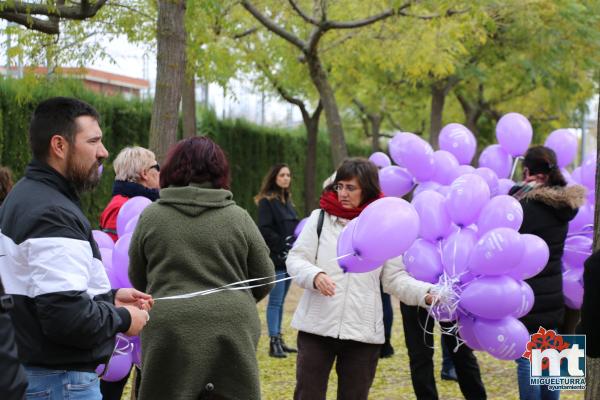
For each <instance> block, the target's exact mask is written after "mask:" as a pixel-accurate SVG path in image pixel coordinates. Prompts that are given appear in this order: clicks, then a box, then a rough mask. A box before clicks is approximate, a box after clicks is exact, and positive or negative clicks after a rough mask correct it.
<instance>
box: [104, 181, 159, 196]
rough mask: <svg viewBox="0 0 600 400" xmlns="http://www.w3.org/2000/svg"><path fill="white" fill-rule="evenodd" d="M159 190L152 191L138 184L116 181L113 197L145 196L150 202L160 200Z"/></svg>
mask: <svg viewBox="0 0 600 400" xmlns="http://www.w3.org/2000/svg"><path fill="white" fill-rule="evenodd" d="M158 193H159V192H158V189H150V188H147V187H145V186H144V185H140V184H139V183H136V182H127V181H115V183H113V190H112V195H113V196H116V195H121V196H125V197H129V198H131V197H136V196H143V197H145V198H147V199H149V200H152V201H156V200H158V197H159V195H158Z"/></svg>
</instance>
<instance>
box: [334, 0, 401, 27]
mask: <svg viewBox="0 0 600 400" xmlns="http://www.w3.org/2000/svg"><path fill="white" fill-rule="evenodd" d="M402 7H405V5H403V6H402ZM394 14H396V11H395V10H392V9H389V10H386V11H384V12H382V13H380V14H377V15H372V16H370V17H368V18H365V19H361V20H357V21H344V22H339V21H325V23H324V24H322V25H323V28H324V29H325V30H329V29H355V28H361V27H363V26H367V25H371V24H373V23H375V22H377V21H381V20H383V19H386V18H388V17H391V16H392V15H394Z"/></svg>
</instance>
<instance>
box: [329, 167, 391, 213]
mask: <svg viewBox="0 0 600 400" xmlns="http://www.w3.org/2000/svg"><path fill="white" fill-rule="evenodd" d="M352 178H356V179H357V180H358V183H359V185H360V188H361V189H362V199H361V202H360V204H361V205H363V204H364V203H365V202H367V201H369V200H372V199H376V198H377V197H379V193H381V187H380V186H379V170H378V168H377V166H376V165H375V164H373V163H372V162H371V161H369V160H367V159H366V158H362V157H355V158H348V159H346V160H344V161H343V162H342V164H341V165H340V166H339V168H338V169H337V171H336V173H335V179H334V180H333V183H331V184H330V185H328V186H327V187H326V188H325V190H326V191H334V189H333V187H334V186H335V185H337V184H338V182H340V181H347V180H350V179H352Z"/></svg>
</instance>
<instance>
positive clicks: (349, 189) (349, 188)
mask: <svg viewBox="0 0 600 400" xmlns="http://www.w3.org/2000/svg"><path fill="white" fill-rule="evenodd" d="M344 189H346V192H348V193H352V192H354V191H355V190H356V189H358V188H357V187H356V186H354V185H342V184H341V183H336V184H335V185H333V190H335V191H336V192H341V191H342V190H344Z"/></svg>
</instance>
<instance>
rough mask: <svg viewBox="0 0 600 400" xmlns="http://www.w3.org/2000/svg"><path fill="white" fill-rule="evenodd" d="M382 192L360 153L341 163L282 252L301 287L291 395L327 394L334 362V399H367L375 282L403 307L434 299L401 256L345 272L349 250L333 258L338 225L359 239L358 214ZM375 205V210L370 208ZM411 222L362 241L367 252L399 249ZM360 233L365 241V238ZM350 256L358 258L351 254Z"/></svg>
mask: <svg viewBox="0 0 600 400" xmlns="http://www.w3.org/2000/svg"><path fill="white" fill-rule="evenodd" d="M382 197H383V194H382V193H381V189H380V186H379V178H378V170H377V167H376V166H375V164H373V163H372V162H370V161H368V160H366V159H363V158H351V159H347V160H345V161H344V162H343V163H342V164H341V165H340V167H339V168H338V170H337V172H336V175H335V179H334V181H333V183H331V184H329V185H328V186H327V187H326V188H325V189H324V191H323V194H322V196H321V198H320V206H321V210H315V211H313V213H312V214H311V216H310V217H309V219H308V221H307V222H306V225H305V226H304V229H303V230H302V232H301V233H300V236H299V237H298V239H297V240H296V243H295V244H294V247H293V248H292V249H291V250H290V252H289V254H288V258H287V262H286V264H287V269H288V273H289V274H290V275H291V276H293V277H294V281H295V282H296V283H297V284H298V285H299V286H300V287H302V288H304V289H305V290H304V294H303V296H302V298H301V300H300V303H299V304H298V308H297V309H296V312H295V313H294V317H293V320H292V326H293V327H294V328H296V329H297V330H298V331H299V332H298V358H297V365H296V388H295V391H294V399H297V400H303V399H310V400H319V399H325V396H326V392H327V383H328V380H329V374H330V371H331V368H332V366H333V363H334V362H336V372H337V375H338V388H337V390H338V394H337V398H341V399H357V400H358V399H367V398H368V394H369V390H370V387H371V384H372V383H373V379H374V377H375V371H376V368H377V363H378V360H379V356H380V349H381V345H382V344H383V343H384V327H383V315H382V314H383V313H382V304H381V296H380V283H382V284H383V288H384V290H385V291H386V292H388V293H391V294H394V295H396V296H398V297H399V298H400V299H401V300H402V301H403V302H405V303H406V304H411V305H417V304H421V305H425V304H431V303H432V301H433V300H434V297H433V295H432V294H430V293H429V291H430V289H431V288H432V286H433V285H431V284H430V283H426V282H420V281H418V280H416V279H414V278H412V277H410V276H409V275H408V274H407V273H406V271H405V270H404V266H403V264H402V261H401V259H400V258H399V257H397V258H394V259H391V260H388V261H386V262H382V261H376V262H374V263H373V265H370V266H369V268H365V269H364V270H363V272H362V273H346V272H345V270H344V269H343V268H340V265H348V264H347V263H348V262H349V261H348V260H349V259H348V257H346V256H348V255H346V256H341V257H339V258H338V245H339V244H340V243H342V242H344V238H343V237H342V236H341V235H342V232H343V231H344V228H345V227H346V226H348V225H349V224H352V225H354V226H348V228H353V230H352V231H350V234H351V236H350V237H351V238H353V239H357V237H358V236H360V235H357V231H358V227H359V222H357V221H359V218H358V217H359V216H361V215H363V218H369V217H373V216H374V214H372V213H371V212H367V213H364V214H363V212H364V211H365V209H367V207H368V206H369V205H371V204H373V203H374V202H376V201H377V200H378V199H381V198H382ZM388 199H390V200H391V201H394V202H398V203H402V204H396V203H394V205H395V206H398V205H399V207H398V208H397V209H396V210H393V211H394V212H404V210H405V208H403V206H404V205H406V206H407V207H406V208H408V207H410V206H409V204H408V203H407V202H405V201H404V200H401V199H395V198H394V199H393V200H392V199H391V198H386V199H382V200H381V201H382V202H385V201H386V200H388ZM404 203H406V204H404ZM386 204H387V203H386ZM379 205H383V203H379ZM374 209H376V210H380V208H374V207H371V210H374ZM367 210H368V209H367ZM390 211H392V210H390ZM367 214H368V215H367ZM377 218H378V217H376V219H377ZM414 219H415V220H416V221H417V223H414V224H413V223H411V221H412V219H410V218H408V219H407V221H408V223H406V224H400V225H401V226H400V227H401V228H402V230H403V231H404V232H405V233H406V237H407V239H406V240H404V239H403V238H402V237H398V238H397V239H396V240H392V239H391V238H390V240H389V241H384V240H374V241H373V240H372V241H370V242H369V243H368V245H369V246H370V250H371V251H372V252H374V253H375V252H377V253H380V254H383V252H381V250H382V247H385V246H386V242H387V244H389V245H390V246H395V245H398V246H399V247H402V246H403V242H405V241H409V242H412V241H414V239H415V237H416V234H417V233H416V232H414V237H410V236H411V234H412V233H411V229H412V230H414V229H418V228H417V226H418V216H416V213H415V217H414ZM365 222H366V221H365ZM381 222H382V221H373V220H369V225H370V226H374V225H375V226H377V227H378V228H379V231H380V232H379V233H381V230H382V229H381V228H382V226H381ZM373 224H374V225H373ZM413 225H414V226H413ZM363 226H366V225H363ZM413 228H414V229H413ZM344 232H348V231H344ZM402 235H404V233H402ZM366 236H367V237H369V236H370V238H371V239H373V237H374V236H372V235H366ZM362 237H363V241H365V235H363V236H362ZM408 237H410V238H408ZM363 244H364V243H363ZM407 246H408V245H407ZM384 252H385V251H384ZM350 258H354V260H353V261H358V262H361V259H360V257H358V256H357V254H353V255H351V257H350ZM362 261H366V262H367V263H368V262H369V261H370V260H366V259H364V260H362ZM382 264H383V265H382Z"/></svg>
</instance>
